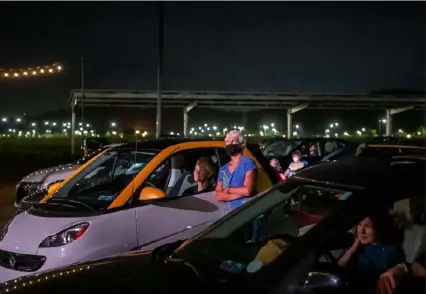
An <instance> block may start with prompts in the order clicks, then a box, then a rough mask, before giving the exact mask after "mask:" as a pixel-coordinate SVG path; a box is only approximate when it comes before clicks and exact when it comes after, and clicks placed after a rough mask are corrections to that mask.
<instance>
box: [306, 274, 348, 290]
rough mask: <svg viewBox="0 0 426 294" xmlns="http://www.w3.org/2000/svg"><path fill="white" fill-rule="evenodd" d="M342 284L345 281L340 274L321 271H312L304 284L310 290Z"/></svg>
mask: <svg viewBox="0 0 426 294" xmlns="http://www.w3.org/2000/svg"><path fill="white" fill-rule="evenodd" d="M340 286H343V282H342V280H341V278H340V277H339V276H338V275H336V274H332V273H329V272H321V271H318V272H310V273H309V274H308V277H307V279H306V281H305V284H304V288H306V289H308V290H315V289H319V288H330V287H340Z"/></svg>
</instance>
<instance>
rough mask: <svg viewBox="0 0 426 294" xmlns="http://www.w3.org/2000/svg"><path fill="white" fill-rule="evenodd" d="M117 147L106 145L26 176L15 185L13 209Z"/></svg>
mask: <svg viewBox="0 0 426 294" xmlns="http://www.w3.org/2000/svg"><path fill="white" fill-rule="evenodd" d="M118 145H120V144H111V145H106V146H104V147H103V148H102V149H99V150H97V151H95V152H93V153H91V154H89V155H87V156H85V157H83V158H80V159H79V160H77V161H76V162H74V163H69V164H63V165H57V166H52V167H47V168H43V169H39V170H36V171H34V172H32V173H30V174H29V175H26V176H25V177H23V178H22V179H21V181H19V183H18V185H16V189H15V207H19V204H20V202H21V200H22V199H24V198H25V197H27V196H29V195H32V194H35V193H38V192H39V191H43V190H47V189H48V188H49V186H50V185H52V184H55V183H59V182H62V181H63V180H64V179H65V178H66V177H68V176H69V175H71V174H72V173H73V172H74V171H75V170H77V169H78V168H79V167H80V166H82V165H83V164H85V163H86V162H87V161H89V160H90V159H91V158H93V157H94V156H95V155H96V154H98V153H99V152H101V151H103V150H106V149H108V148H111V147H114V146H118Z"/></svg>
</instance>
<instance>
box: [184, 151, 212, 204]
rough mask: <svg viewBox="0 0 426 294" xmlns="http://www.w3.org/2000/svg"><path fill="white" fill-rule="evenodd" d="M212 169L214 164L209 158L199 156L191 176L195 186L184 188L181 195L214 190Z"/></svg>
mask: <svg viewBox="0 0 426 294" xmlns="http://www.w3.org/2000/svg"><path fill="white" fill-rule="evenodd" d="M214 170H215V165H214V163H213V162H212V160H211V159H209V158H207V157H201V158H200V159H198V160H197V163H196V164H195V168H194V172H193V176H194V181H195V182H196V183H197V186H193V187H191V188H189V189H186V190H185V192H183V194H182V196H190V195H195V194H200V193H206V192H210V191H213V190H214V183H213V181H214V180H213V179H214V177H213V176H214Z"/></svg>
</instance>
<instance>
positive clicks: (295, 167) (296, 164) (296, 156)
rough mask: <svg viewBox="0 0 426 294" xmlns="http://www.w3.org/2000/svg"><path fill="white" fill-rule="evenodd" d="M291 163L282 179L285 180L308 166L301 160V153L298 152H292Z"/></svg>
mask: <svg viewBox="0 0 426 294" xmlns="http://www.w3.org/2000/svg"><path fill="white" fill-rule="evenodd" d="M292 155H293V162H292V163H290V165H289V166H288V168H287V170H286V171H285V172H284V178H285V179H287V178H288V177H291V176H292V175H294V174H295V173H296V172H297V171H299V170H301V169H302V168H305V167H307V166H308V165H309V163H308V162H307V161H306V160H302V153H301V152H300V151H298V150H296V151H294V152H293V154H292Z"/></svg>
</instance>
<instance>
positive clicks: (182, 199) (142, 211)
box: [0, 139, 275, 281]
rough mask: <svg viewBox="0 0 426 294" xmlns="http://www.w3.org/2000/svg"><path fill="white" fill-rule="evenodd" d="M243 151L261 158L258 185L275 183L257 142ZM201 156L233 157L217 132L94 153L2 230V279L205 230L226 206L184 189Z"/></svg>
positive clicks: (224, 159)
mask: <svg viewBox="0 0 426 294" xmlns="http://www.w3.org/2000/svg"><path fill="white" fill-rule="evenodd" d="M244 152H245V153H244V154H245V155H247V156H249V157H251V158H252V159H253V160H254V161H255V163H256V165H257V182H256V190H257V191H265V190H266V189H268V188H270V187H271V186H272V185H273V183H274V182H275V180H274V178H273V176H274V175H273V171H272V170H271V167H270V166H269V164H268V163H267V162H266V159H265V158H264V157H263V156H262V154H261V153H260V150H259V147H258V146H257V145H251V144H248V145H247V148H245V150H244ZM200 157H210V158H211V159H212V161H213V162H214V163H215V164H216V168H217V169H218V168H219V167H220V166H222V165H223V164H225V163H226V162H227V161H228V160H229V157H228V156H227V154H226V151H225V145H224V142H223V141H214V140H184V139H168V140H167V139H160V140H152V141H145V142H137V143H129V144H123V145H120V146H116V147H113V148H110V149H108V150H106V151H103V152H101V153H100V154H98V155H96V156H95V157H94V158H92V159H91V160H89V161H88V162H87V163H86V164H85V165H83V166H82V167H81V168H80V170H79V172H77V173H76V174H75V175H73V176H70V177H68V178H67V179H65V181H63V182H61V183H56V184H53V185H52V186H51V187H50V189H49V191H50V192H49V193H48V195H46V196H45V197H44V198H43V199H42V200H41V201H40V203H38V204H36V205H33V206H32V207H31V208H30V209H29V210H27V211H25V212H22V213H20V214H17V215H16V216H15V217H14V218H13V219H11V220H10V221H9V223H8V224H7V225H6V227H5V228H4V230H3V233H2V234H1V236H0V281H6V280H9V279H12V278H17V277H20V276H23V275H27V274H30V273H34V272H40V271H44V270H47V269H52V268H56V267H60V266H65V265H69V264H73V263H76V262H82V261H88V260H92V259H95V258H101V257H105V256H109V255H113V254H119V253H122V252H126V251H130V250H132V249H134V248H136V247H138V246H142V247H144V248H148V249H149V248H154V247H156V246H159V245H161V244H164V243H168V242H171V241H174V240H176V239H182V238H187V237H190V236H192V235H193V234H196V233H198V232H200V231H202V230H203V229H204V228H206V227H207V226H209V225H210V224H211V223H212V222H214V221H216V220H218V219H219V218H221V217H223V216H225V213H226V210H225V205H224V204H223V202H218V201H216V197H215V192H214V191H211V192H205V193H199V194H195V195H193V194H191V193H189V194H190V195H188V193H185V192H186V191H188V190H192V189H193V187H194V186H195V185H196V183H195V182H194V180H193V177H192V173H193V169H194V167H195V163H196V161H197V160H198V159H199V158H200ZM184 194H185V196H183V195H184ZM186 195H188V196H186ZM12 261H13V262H12Z"/></svg>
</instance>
